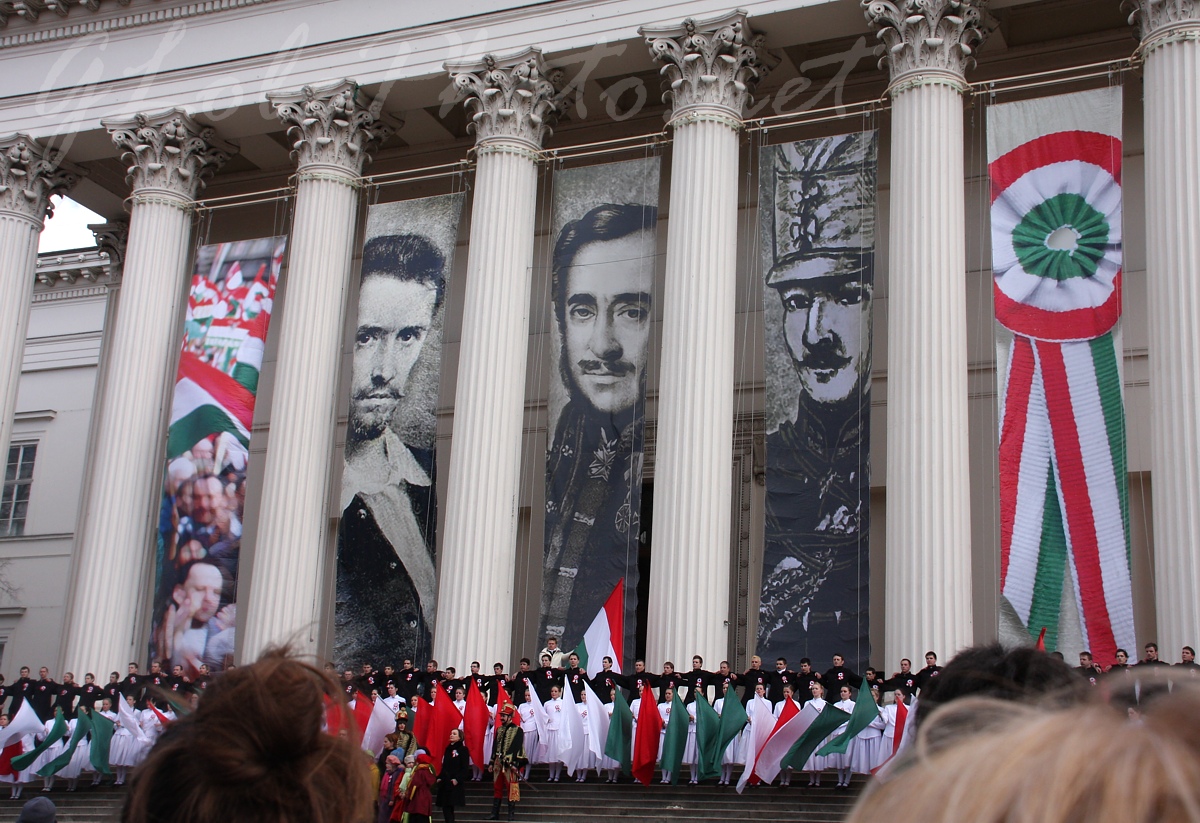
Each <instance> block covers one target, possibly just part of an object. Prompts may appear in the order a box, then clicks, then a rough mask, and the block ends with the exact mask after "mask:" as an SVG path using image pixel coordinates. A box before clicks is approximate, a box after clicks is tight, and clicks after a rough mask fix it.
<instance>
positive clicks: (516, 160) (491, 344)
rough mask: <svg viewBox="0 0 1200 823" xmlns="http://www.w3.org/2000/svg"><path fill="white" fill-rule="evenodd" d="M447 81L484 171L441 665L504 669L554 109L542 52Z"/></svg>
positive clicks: (470, 266) (468, 65)
mask: <svg viewBox="0 0 1200 823" xmlns="http://www.w3.org/2000/svg"><path fill="white" fill-rule="evenodd" d="M446 71H448V72H450V75H451V77H453V79H454V85H455V87H456V88H457V89H458V91H459V93H460V94H462V95H464V96H466V105H467V109H468V111H470V112H471V121H472V122H471V127H472V128H473V129H474V130H475V146H476V149H475V151H476V156H477V158H478V161H477V165H476V169H475V198H474V205H473V206H472V210H471V243H470V247H469V252H468V254H469V255H470V256H469V257H468V259H467V280H466V296H465V301H464V305H463V325H462V328H463V334H462V343H461V346H460V348H459V361H458V388H457V392H456V394H455V399H454V448H453V450H452V451H451V453H450V478H449V484H448V485H449V489H448V492H447V499H446V532H445V537H444V539H443V540H442V558H441V564H440V568H441V574H440V583H439V585H438V610H437V624H436V626H435V627H434V635H433V641H434V645H433V647H434V653H435V657H437V658H438V659H439V660H445V661H449V660H459V661H461V660H464V659H468V658H465V657H464V656H465V655H471V656H472V657H474V658H478V659H480V660H489V661H490V660H507V659H508V658H509V654H510V651H511V649H510V645H511V634H512V607H513V600H512V595H513V591H512V587H513V571H512V570H513V566H514V564H515V562H516V551H517V546H516V542H517V494H518V491H519V485H520V476H521V434H522V426H523V424H524V414H525V361H526V348H527V346H528V344H529V290H530V284H531V279H530V269H531V267H532V265H533V238H534V230H535V213H534V210H535V207H536V204H537V167H536V163H537V160H538V157H539V152H540V150H541V147H542V140H543V139H544V138H545V137H546V135H547V134H549V133H550V129H551V127H552V125H553V124H554V121H555V115H556V114H557V106H556V103H555V100H554V96H555V89H554V84H553V83H551V82H550V81H549V80H548V79H547V78H546V70H545V66H544V65H543V64H542V54H541V52H540V51H538V50H537V49H528V50H526V51H524V52H522V53H520V54H517V55H512V56H510V57H495V56H492V55H489V56H487V57H485V58H484V59H483V60H482V61H481V62H458V63H447V64H446ZM460 665H461V664H460Z"/></svg>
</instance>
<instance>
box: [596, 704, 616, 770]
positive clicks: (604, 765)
mask: <svg viewBox="0 0 1200 823" xmlns="http://www.w3.org/2000/svg"><path fill="white" fill-rule="evenodd" d="M616 705H617V704H616V703H605V704H604V710H605V711H606V712H608V727H609V728H610V729H611V728H612V714H613V709H614V708H615V707H616ZM604 742H605V743H607V742H608V741H607V740H606V741H604ZM605 748H606V746H604V745H601V746H600V750H601V751H604V750H605ZM599 768H601V769H619V768H621V761H619V760H613V759H612V758H611V757H609V756H608V755H606V754H602V755H600V765H599Z"/></svg>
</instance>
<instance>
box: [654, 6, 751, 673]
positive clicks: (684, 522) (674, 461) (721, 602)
mask: <svg viewBox="0 0 1200 823" xmlns="http://www.w3.org/2000/svg"><path fill="white" fill-rule="evenodd" d="M641 33H642V35H643V36H645V37H646V40H647V43H648V45H649V46H650V53H651V55H652V56H653V57H654V58H655V59H656V60H658V61H659V62H660V63H662V65H663V68H662V74H663V75H664V76H665V77H666V79H667V81H668V82H669V84H670V90H669V91H668V92H667V94H666V95H665V97H666V99H668V100H670V102H671V103H672V106H673V111H672V115H673V117H672V121H671V125H672V126H673V127H674V149H673V156H672V159H671V219H670V227H669V232H668V235H667V259H666V277H665V282H664V284H663V299H662V307H663V309H662V317H663V344H662V373H661V374H662V376H661V377H660V380H659V400H658V409H659V411H658V445H657V447H656V453H655V465H654V488H655V495H654V538H653V539H654V544H653V562H652V564H651V567H650V593H649V603H648V607H647V608H648V613H647V626H646V657H647V661H648V665H649V666H650V667H651V668H652V669H655V670H657V667H658V666H659V665H661V663H662V662H664V661H666V660H671V661H675V662H678V663H680V664H682V663H684V662H686V661H687V660H688V659H690V658H691V656H692V655H694V654H699V655H701V656H702V657H704V658H705V659H706V660H710V661H717V660H721V659H722V658H724V657H727V656H729V653H730V649H729V617H730V614H729V575H730V570H731V569H732V563H731V551H732V548H731V535H730V520H731V516H732V511H731V509H732V505H733V499H732V493H733V474H732V473H733V377H734V374H733V372H734V369H733V359H734V358H733V353H734V348H735V347H734V337H735V333H734V314H735V311H736V300H735V298H736V293H737V292H736V289H737V210H738V190H737V186H738V178H737V174H738V132H739V131H740V130H741V127H742V121H741V114H742V111H743V108H744V106H745V105H746V103H747V102H748V101H749V99H750V91H751V90H752V89H753V87H754V85H755V83H756V82H757V80H758V79H759V78H760V77H761V76H762V75H763V74H765V73H766V71H767V65H766V64H765V63H764V62H763V59H762V55H761V54H760V49H761V46H762V38H761V37H759V36H757V35H755V34H754V33H753V32H752V31H751V29H750V27H749V24H748V23H747V20H746V16H745V14H744V13H743V12H740V11H739V12H734V13H732V14H728V15H724V16H722V17H719V18H712V19H708V20H693V19H688V20H685V21H684V22H683V24H682V25H681V26H666V27H643V28H642V29H641Z"/></svg>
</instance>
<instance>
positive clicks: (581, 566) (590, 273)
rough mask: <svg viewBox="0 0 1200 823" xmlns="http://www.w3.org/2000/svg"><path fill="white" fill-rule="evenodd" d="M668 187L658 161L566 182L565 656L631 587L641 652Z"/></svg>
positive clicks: (544, 618) (559, 181)
mask: <svg viewBox="0 0 1200 823" xmlns="http://www.w3.org/2000/svg"><path fill="white" fill-rule="evenodd" d="M658 189H659V160H658V158H656V157H655V158H645V159H640V160H631V161H627V162H623V163H609V164H606V165H601V166H589V167H586V168H580V169H570V170H566V171H562V172H559V173H558V174H557V176H556V179H555V194H554V216H553V227H552V228H553V232H554V238H555V239H554V253H553V261H552V267H553V271H552V279H551V309H552V314H553V318H554V320H553V322H552V324H551V326H552V329H553V331H552V333H551V338H552V341H553V342H552V346H551V362H552V364H553V365H552V367H551V368H552V369H553V373H552V375H551V379H550V399H549V427H548V428H549V431H550V432H551V433H552V434H551V437H550V439H549V445H548V448H547V454H546V531H545V536H546V547H545V548H546V554H545V565H544V567H543V577H542V606H541V622H540V624H539V625H540V631H541V633H542V634H543V636H552V637H560V638H561V641H562V648H567V649H570V648H574V647H575V646H576V645H578V643H579V642H580V640H582V638H583V635H584V632H585V631H586V630H587V628H588V626H589V624H590V623H591V622H592V620H593V618H595V617H596V614H597V612H599V610H600V609H601V608H602V607H603V606H604V601H605V598H607V597H608V595H609V593H610V592H612V590H613V587H614V586H615V585H616V584H617V582H618V581H619V580H621V579H622V578H624V580H625V592H626V596H625V621H624V633H625V642H624V643H623V644H622V645H621V646H617V648H622V647H623V649H624V653H625V655H626V656H631V655H632V654H633V653H634V643H633V638H634V637H635V633H636V629H637V626H636V623H637V619H636V613H637V583H638V549H639V534H640V532H641V527H640V515H641V489H642V454H643V452H642V449H643V444H644V438H645V416H646V366H647V362H648V360H649V355H650V348H651V342H650V341H651V320H652V308H653V297H654V276H655V271H656V270H657V265H656V263H657V257H656V254H655V247H656V227H657V224H658ZM630 662H631V661H630ZM616 663H617V665H618V668H621V667H622V665H621V664H622V663H623V661H619V660H618V661H616Z"/></svg>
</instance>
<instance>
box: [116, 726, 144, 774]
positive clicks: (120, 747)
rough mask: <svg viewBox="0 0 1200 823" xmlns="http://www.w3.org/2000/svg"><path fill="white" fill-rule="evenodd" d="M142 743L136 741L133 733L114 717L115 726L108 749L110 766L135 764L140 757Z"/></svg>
mask: <svg viewBox="0 0 1200 823" xmlns="http://www.w3.org/2000/svg"><path fill="white" fill-rule="evenodd" d="M141 749H142V744H141V743H140V742H138V739H137V737H136V736H135V734H134V733H133V732H132V731H130V730H129V729H127V728H125V727H124V726H123V725H122V724H121V719H120V718H119V717H118V718H117V719H116V728H115V729H114V730H113V737H112V743H111V745H110V747H109V750H108V763H109V765H110V766H136V765H137V763H138V761H139V759H140V757H141Z"/></svg>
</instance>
